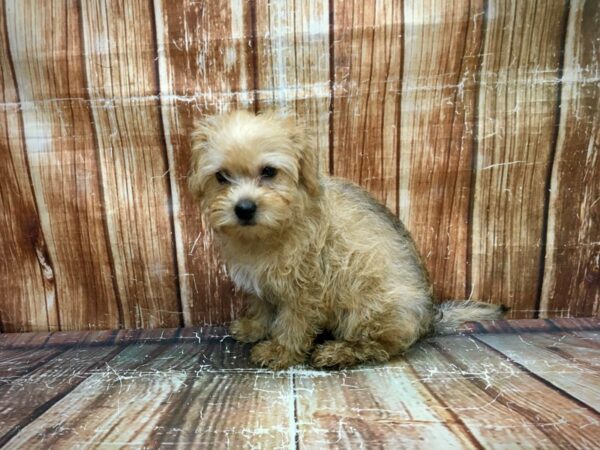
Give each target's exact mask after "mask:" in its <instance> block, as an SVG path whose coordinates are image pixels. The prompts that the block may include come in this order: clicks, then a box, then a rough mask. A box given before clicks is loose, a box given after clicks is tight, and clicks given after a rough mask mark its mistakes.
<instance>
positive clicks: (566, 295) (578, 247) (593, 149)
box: [540, 0, 600, 317]
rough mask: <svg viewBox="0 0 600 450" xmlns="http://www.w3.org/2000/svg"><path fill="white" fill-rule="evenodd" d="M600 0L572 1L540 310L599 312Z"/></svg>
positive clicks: (579, 313) (546, 313)
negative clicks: (599, 76)
mask: <svg viewBox="0 0 600 450" xmlns="http://www.w3.org/2000/svg"><path fill="white" fill-rule="evenodd" d="M599 39H600V3H598V2H597V1H589V0H588V1H576V2H571V7H570V11H569V21H568V25H567V37H566V43H565V49H564V54H565V56H564V65H563V70H562V89H561V98H560V102H561V109H560V125H559V131H558V140H557V144H556V155H555V158H554V165H553V167H552V178H551V183H550V207H549V211H548V232H547V241H546V255H545V258H546V264H545V267H544V285H543V289H542V295H541V305H540V315H541V316H542V317H552V316H558V315H560V316H573V315H575V316H591V315H593V316H598V315H600V260H599V257H598V254H599V253H600V227H599V225H598V224H599V223H600V183H598V180H599V179H600V116H599V114H598V111H600V86H599V85H598V73H600V50H599V49H598V44H597V43H598V40H599Z"/></svg>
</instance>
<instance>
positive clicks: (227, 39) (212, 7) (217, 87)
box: [154, 0, 254, 325]
mask: <svg viewBox="0 0 600 450" xmlns="http://www.w3.org/2000/svg"><path fill="white" fill-rule="evenodd" d="M154 6H155V10H154V16H155V21H156V30H157V42H158V67H159V81H160V96H161V114H162V123H163V127H164V133H165V140H166V146H167V155H168V163H169V170H170V172H169V174H170V180H171V192H172V197H173V219H174V225H175V247H176V252H177V263H178V270H179V286H180V291H181V302H182V305H183V317H184V323H185V324H186V325H190V324H200V325H202V324H217V323H223V322H227V321H229V320H231V319H232V318H233V317H234V316H235V314H236V312H237V311H238V309H239V304H240V298H239V296H232V291H233V288H232V285H231V283H230V281H229V280H228V279H227V278H226V275H225V270H224V267H223V265H222V264H221V263H220V262H219V260H218V258H217V255H216V254H215V251H214V249H213V248H212V236H211V232H210V230H209V228H208V226H207V224H206V223H204V222H203V221H202V220H201V219H200V211H199V208H198V205H197V204H196V202H195V201H194V199H193V198H192V197H191V195H190V194H189V192H188V188H187V182H186V176H187V173H188V170H189V159H190V143H189V138H188V135H189V132H190V130H191V128H192V124H193V120H194V118H196V117H203V116H204V115H206V114H214V113H216V112H223V111H226V110H229V109H232V108H236V107H246V108H247V107H250V106H251V105H252V104H253V101H254V93H253V86H254V81H253V80H254V78H253V71H252V61H253V51H252V50H253V47H252V39H251V36H252V27H253V21H252V13H251V11H250V9H249V7H250V4H249V3H247V2H242V1H225V0H219V1H200V2H198V1H187V0H186V1H182V2H164V1H163V0H157V1H156V2H155V3H154Z"/></svg>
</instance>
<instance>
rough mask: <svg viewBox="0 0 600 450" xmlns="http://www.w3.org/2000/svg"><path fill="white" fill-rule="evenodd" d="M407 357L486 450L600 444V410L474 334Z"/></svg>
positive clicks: (434, 342)
mask: <svg viewBox="0 0 600 450" xmlns="http://www.w3.org/2000/svg"><path fill="white" fill-rule="evenodd" d="M406 357H407V361H408V362H409V363H410V364H411V366H412V367H413V369H414V371H415V372H416V374H417V375H418V377H419V378H420V379H421V381H422V382H423V383H424V384H425V386H427V388H428V389H429V390H430V392H431V393H432V394H433V395H434V396H436V397H437V398H438V399H440V400H441V401H443V402H444V403H445V404H446V406H447V408H448V410H449V411H450V412H452V413H454V414H455V415H456V416H457V418H458V419H459V420H460V421H461V422H462V423H464V425H465V426H466V427H467V429H468V430H469V431H470V432H471V433H472V434H473V436H474V437H475V438H476V439H477V441H479V442H480V443H481V445H482V447H483V448H515V447H518V448H557V447H560V448H594V447H596V446H597V442H598V438H599V437H600V422H599V420H598V418H599V416H598V414H597V413H595V412H594V411H593V410H591V409H589V408H587V407H585V406H584V405H581V404H578V403H577V402H575V401H573V400H572V399H571V398H570V397H567V396H565V395H563V394H562V393H561V392H558V391H556V390H554V389H553V388H552V387H550V386H548V385H547V384H545V383H543V382H541V381H539V380H538V379H536V378H534V377H532V376H531V375H530V374H529V373H527V372H526V371H524V370H522V369H520V368H519V367H518V366H517V365H515V364H513V363H511V362H510V361H508V360H506V359H505V358H503V357H502V356H500V354H499V353H497V352H495V351H493V350H491V349H490V348H488V347H487V346H485V345H484V344H482V343H481V342H477V341H476V340H475V339H473V338H465V337H463V336H448V337H440V338H434V339H431V340H428V341H426V342H423V343H421V344H419V345H418V346H417V347H415V348H414V349H413V350H412V351H410V352H409V353H408V354H407V356H406ZM560 368H562V367H560ZM560 368H559V367H556V368H555V370H560Z"/></svg>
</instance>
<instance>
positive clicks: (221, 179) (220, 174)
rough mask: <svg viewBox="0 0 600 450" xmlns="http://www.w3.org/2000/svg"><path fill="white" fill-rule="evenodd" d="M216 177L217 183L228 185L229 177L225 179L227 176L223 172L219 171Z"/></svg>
mask: <svg viewBox="0 0 600 450" xmlns="http://www.w3.org/2000/svg"><path fill="white" fill-rule="evenodd" d="M215 177H216V178H217V181H218V182H219V184H228V183H229V180H228V179H227V177H225V174H223V172H221V171H218V172H217V173H215Z"/></svg>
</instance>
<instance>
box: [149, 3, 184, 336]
mask: <svg viewBox="0 0 600 450" xmlns="http://www.w3.org/2000/svg"><path fill="white" fill-rule="evenodd" d="M155 1H156V0H150V6H149V8H150V14H152V18H153V19H154V20H152V21H151V24H150V29H151V30H152V43H153V45H154V62H153V64H152V67H153V69H154V77H155V79H154V80H155V83H156V85H155V86H154V88H155V93H156V96H157V98H158V100H157V101H156V109H157V113H158V116H159V120H158V122H159V125H158V126H159V135H160V145H161V149H162V152H161V156H162V159H163V162H164V164H165V167H166V168H167V172H166V173H167V175H166V176H167V177H168V181H166V182H165V184H166V193H167V199H168V211H167V214H168V215H169V227H170V229H171V239H170V241H171V253H172V260H173V261H172V263H173V276H174V279H175V281H174V284H175V295H176V298H177V306H178V307H179V314H178V316H179V326H180V327H184V326H185V325H186V324H185V318H184V315H183V298H182V295H181V284H180V277H179V261H178V260H177V245H176V242H175V241H176V240H177V238H178V236H177V232H176V231H177V230H176V227H175V205H174V203H173V196H174V195H176V192H175V191H176V190H174V189H173V185H174V184H175V183H174V180H173V177H174V172H175V168H174V167H171V166H170V165H169V149H168V148H167V136H166V134H165V123H164V119H165V114H164V111H163V102H162V101H161V87H160V86H161V85H160V67H159V60H160V55H159V53H158V28H157V25H156V22H157V21H158V20H159V17H157V15H156V5H155V4H154V3H155ZM160 19H163V18H162V17H161V18H160ZM165 58H166V56H165ZM182 264H183V262H182ZM165 319H166V317H165ZM163 320H164V319H163Z"/></svg>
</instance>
